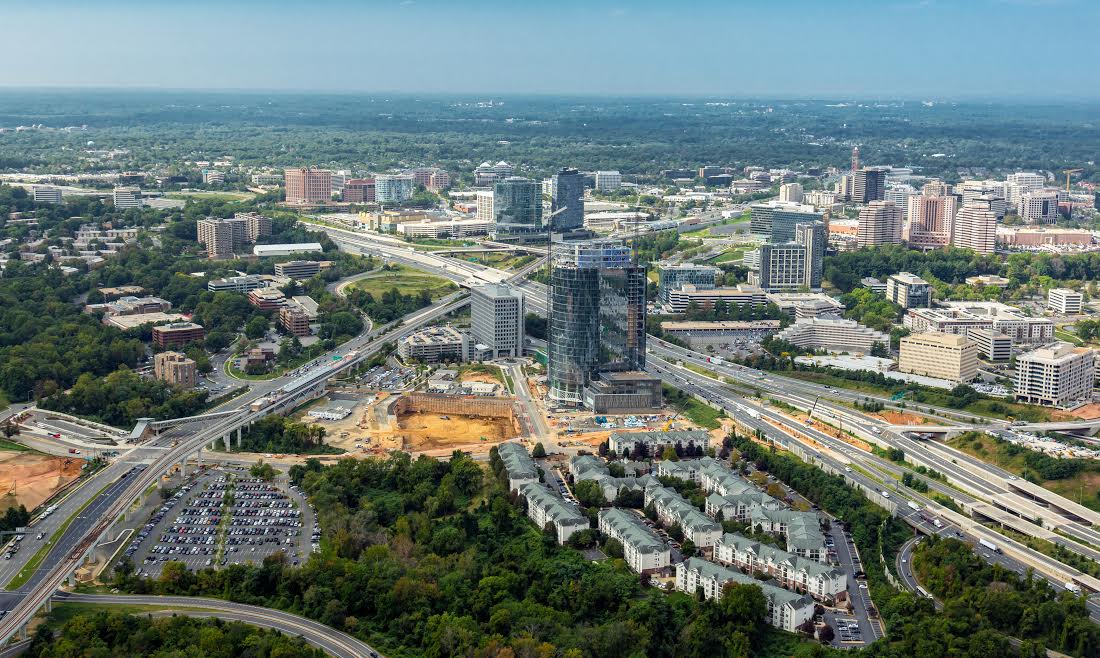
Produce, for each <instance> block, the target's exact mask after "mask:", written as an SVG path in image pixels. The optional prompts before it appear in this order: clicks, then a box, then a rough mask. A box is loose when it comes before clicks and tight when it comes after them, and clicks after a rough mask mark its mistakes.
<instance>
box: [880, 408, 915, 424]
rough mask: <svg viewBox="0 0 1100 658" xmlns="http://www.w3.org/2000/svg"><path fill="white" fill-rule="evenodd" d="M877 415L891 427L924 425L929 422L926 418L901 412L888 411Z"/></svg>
mask: <svg viewBox="0 0 1100 658" xmlns="http://www.w3.org/2000/svg"><path fill="white" fill-rule="evenodd" d="M875 415H876V416H878V417H879V418H881V419H883V420H885V421H886V422H888V423H890V424H891V425H923V424H925V423H927V422H928V419H927V418H925V417H924V416H918V415H917V414H908V413H904V412H901V411H890V410H888V409H886V410H883V411H880V412H878V413H877V414H875Z"/></svg>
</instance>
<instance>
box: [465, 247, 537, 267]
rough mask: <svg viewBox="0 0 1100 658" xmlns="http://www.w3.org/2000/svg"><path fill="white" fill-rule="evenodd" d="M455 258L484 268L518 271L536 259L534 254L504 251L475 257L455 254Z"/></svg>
mask: <svg viewBox="0 0 1100 658" xmlns="http://www.w3.org/2000/svg"><path fill="white" fill-rule="evenodd" d="M456 256H458V257H459V258H461V259H463V260H466V261H469V262H471V263H477V264H478V265H485V266H486V267H495V268H497V269H498V270H514V269H518V268H520V267H523V266H524V265H527V264H528V263H530V262H531V261H533V260H535V258H536V256H535V255H534V254H514V253H511V252H506V251H492V252H488V253H483V254H477V255H469V254H467V255H462V254H456Z"/></svg>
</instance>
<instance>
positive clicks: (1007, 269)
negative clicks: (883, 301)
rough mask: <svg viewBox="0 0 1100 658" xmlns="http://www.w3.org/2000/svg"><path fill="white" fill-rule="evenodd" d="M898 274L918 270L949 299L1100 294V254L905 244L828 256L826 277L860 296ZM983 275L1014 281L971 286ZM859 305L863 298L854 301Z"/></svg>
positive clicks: (937, 290) (839, 286) (919, 274)
mask: <svg viewBox="0 0 1100 658" xmlns="http://www.w3.org/2000/svg"><path fill="white" fill-rule="evenodd" d="M898 272H912V273H913V274H916V275H918V276H922V277H924V278H926V279H928V280H929V282H930V283H932V284H933V285H934V286H935V288H936V297H937V298H940V299H944V298H947V297H950V298H953V299H999V298H1002V297H1003V298H1004V299H1006V300H1011V299H1019V298H1021V297H1027V296H1031V295H1035V294H1039V293H1042V292H1043V291H1045V290H1046V289H1047V288H1051V287H1054V286H1055V285H1068V286H1070V287H1073V288H1076V289H1079V290H1081V291H1082V292H1085V293H1086V294H1093V295H1095V294H1097V293H1098V292H1100V290H1098V288H1097V280H1098V279H1100V254H1098V253H1092V252H1090V253H1083V254H1051V253H1015V254H1009V255H1008V257H1007V258H1006V257H1001V256H979V255H978V254H975V253H974V252H973V251H970V250H969V249H954V248H951V249H935V250H932V251H924V252H922V251H916V250H912V249H909V248H908V247H906V246H905V245H887V246H883V247H874V248H867V249H860V250H859V251H846V252H843V253H839V254H836V255H834V256H827V257H826V258H825V278H826V279H827V280H828V281H829V283H831V284H832V285H833V286H834V287H835V288H837V289H838V290H840V291H841V292H843V293H852V292H859V291H858V290H857V288H859V286H860V279H862V278H863V277H866V276H872V277H875V278H878V279H880V280H885V278H886V277H888V276H890V275H891V274H896V273H898ZM977 274H997V275H1000V276H1003V277H1005V278H1007V279H1009V285H1008V288H1007V289H1006V290H1004V291H1003V292H1002V291H1001V289H999V288H996V287H992V286H990V287H984V286H968V285H966V283H965V281H966V278H967V277H969V276H974V275H977ZM851 301H858V300H854V299H853V300H851Z"/></svg>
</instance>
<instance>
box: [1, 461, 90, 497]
mask: <svg viewBox="0 0 1100 658" xmlns="http://www.w3.org/2000/svg"><path fill="white" fill-rule="evenodd" d="M83 467H84V462H83V460H80V459H74V458H71V457H53V456H50V455H38V454H29V453H25V452H15V451H10V452H8V451H0V494H2V495H0V511H3V510H6V509H7V508H9V507H14V506H16V505H23V506H24V507H26V508H27V509H28V510H30V509H34V508H35V507H37V506H38V505H40V504H41V503H42V501H44V500H46V499H47V498H49V497H50V496H52V495H53V494H54V492H55V491H57V490H58V489H60V488H61V487H63V486H65V485H66V484H68V483H69V482H72V481H73V480H75V479H77V478H78V477H80V471H81V469H83Z"/></svg>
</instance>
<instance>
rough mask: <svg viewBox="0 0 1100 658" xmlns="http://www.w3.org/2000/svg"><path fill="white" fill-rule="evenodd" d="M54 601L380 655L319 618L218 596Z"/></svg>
mask: <svg viewBox="0 0 1100 658" xmlns="http://www.w3.org/2000/svg"><path fill="white" fill-rule="evenodd" d="M56 600H57V602H66V601H68V602H73V603H95V604H101V605H107V606H110V605H149V606H164V608H165V609H166V610H172V611H173V612H176V613H177V614H183V615H187V616H189V617H216V618H218V619H226V620H233V621H242V622H245V623H247V624H252V625H253V626H263V627H265V628H273V629H275V630H278V631H280V632H283V633H286V634H287V635H294V636H299V637H301V638H302V639H303V640H305V641H306V642H309V643H310V644H312V645H314V646H316V647H318V648H320V649H323V650H324V651H325V653H328V654H329V655H331V656H336V658H375V657H381V655H382V654H380V653H378V652H377V651H376V650H375V649H374V648H373V647H371V646H370V645H368V644H367V643H365V642H363V641H361V640H359V639H357V638H354V637H352V636H351V635H348V634H347V633H342V632H340V631H338V630H336V629H334V628H331V627H329V626H325V625H324V624H322V623H320V622H316V621H313V620H312V619H306V618H305V617H299V616H298V615H293V614H290V613H289V612H282V611H280V610H272V609H270V608H261V607H259V606H254V605H245V604H243V603H233V602H231V601H222V600H220V599H206V598H199V597H190V596H131V595H127V594H58V595H57V596H56Z"/></svg>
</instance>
